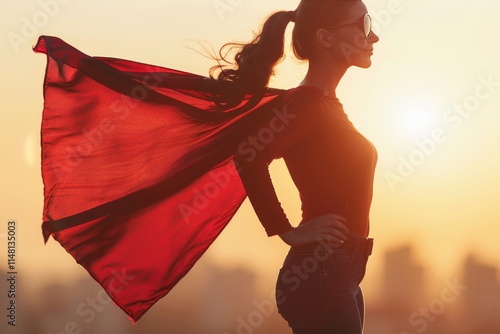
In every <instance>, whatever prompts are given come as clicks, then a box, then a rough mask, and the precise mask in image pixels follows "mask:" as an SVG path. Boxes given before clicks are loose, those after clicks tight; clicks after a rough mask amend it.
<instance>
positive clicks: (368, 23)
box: [325, 13, 372, 39]
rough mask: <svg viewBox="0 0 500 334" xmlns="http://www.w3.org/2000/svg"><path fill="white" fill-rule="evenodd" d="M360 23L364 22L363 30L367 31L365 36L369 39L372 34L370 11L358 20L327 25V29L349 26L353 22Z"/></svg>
mask: <svg viewBox="0 0 500 334" xmlns="http://www.w3.org/2000/svg"><path fill="white" fill-rule="evenodd" d="M359 23H362V24H363V25H362V30H363V31H364V33H365V37H366V38H367V39H368V38H370V36H371V34H372V18H371V17H370V15H368V13H366V14H365V15H364V16H363V17H362V18H360V19H359V20H356V21H354V22H351V23H343V24H339V25H336V26H331V27H326V28H325V29H334V28H338V27H343V26H348V25H351V24H359Z"/></svg>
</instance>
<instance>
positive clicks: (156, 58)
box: [0, 0, 500, 297]
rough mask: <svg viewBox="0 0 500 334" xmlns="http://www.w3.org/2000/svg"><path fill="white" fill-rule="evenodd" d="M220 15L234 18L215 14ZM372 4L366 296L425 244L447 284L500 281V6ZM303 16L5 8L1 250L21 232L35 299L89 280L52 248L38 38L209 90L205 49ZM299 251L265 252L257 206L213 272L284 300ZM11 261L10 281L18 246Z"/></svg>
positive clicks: (364, 74) (291, 196) (1, 23)
mask: <svg viewBox="0 0 500 334" xmlns="http://www.w3.org/2000/svg"><path fill="white" fill-rule="evenodd" d="M118 3H119V4H120V7H118V5H117V4H118ZM220 3H223V4H226V6H225V7H216V5H217V4H220ZM229 3H232V4H233V5H228V4H229ZM365 3H366V5H367V7H368V9H369V12H370V14H371V15H372V19H373V21H374V30H375V31H376V32H377V33H378V34H379V36H380V42H379V43H377V44H375V51H374V55H373V58H372V60H373V65H372V67H371V68H369V69H359V68H351V69H350V70H349V71H348V72H347V74H346V76H345V77H344V79H343V80H342V81H341V84H340V86H339V88H338V92H337V95H338V97H339V99H340V101H341V102H342V103H343V105H344V108H345V110H346V113H347V114H348V115H349V118H350V119H351V121H352V122H353V124H354V125H355V126H356V128H357V129H358V130H359V131H360V132H361V133H363V134H364V135H365V136H366V137H367V138H368V139H370V140H371V141H372V142H373V143H374V144H375V146H376V147H377V150H378V155H379V160H378V165H377V170H376V175H375V185H374V199H373V204H372V211H371V232H370V234H371V237H373V238H375V249H374V253H373V255H372V257H371V258H370V261H369V268H368V272H367V275H366V278H365V282H364V283H363V284H364V286H365V287H366V294H367V295H371V296H374V297H375V296H376V295H377V292H376V291H375V284H376V283H378V281H379V279H380V271H381V268H382V266H383V253H384V252H385V251H386V250H390V249H394V248H397V247H399V246H401V245H403V244H407V243H410V244H412V245H414V247H415V257H416V259H417V261H418V262H421V263H422V264H423V265H424V266H426V267H427V268H428V269H429V272H430V273H431V274H430V275H431V279H433V280H434V282H435V284H440V282H442V281H443V280H444V279H446V278H450V279H451V278H454V277H456V276H457V275H459V274H460V268H461V265H462V262H463V259H464V257H465V255H466V254H468V253H470V252H473V253H476V254H478V256H479V257H480V258H481V259H482V260H483V261H485V263H488V264H490V265H493V266H496V267H499V268H500V258H499V257H498V254H500V242H498V235H499V234H500V218H499V217H500V205H499V203H498V200H499V199H500V191H499V190H500V173H499V170H500V156H499V154H498V152H499V151H500V150H499V147H500V145H499V143H500V131H499V130H498V129H499V128H500V113H499V111H500V110H499V109H500V108H499V107H500V62H499V59H500V47H499V43H500V20H498V13H500V2H499V1H498V0H477V1H465V0H454V1H451V0H440V1H436V0H420V1H410V0H400V1H398V0H371V1H369V0H367V1H366V2H365ZM297 4H298V1H297V0H293V1H292V0H281V1H273V2H272V1H262V0H253V1H224V0H220V1H214V0H191V1H180V0H176V1H172V0H171V1H159V0H155V1H153V0H146V1H141V2H139V1H129V0H123V1H120V2H111V1H107V2H103V1H97V0H88V1H75V0H64V1H62V0H60V1H57V0H41V1H34V0H26V1H11V0H9V1H4V2H3V4H2V7H3V8H2V10H1V11H0V12H1V14H0V16H1V20H0V27H1V31H0V35H1V36H2V38H1V39H0V47H1V57H2V61H1V62H0V67H1V71H2V73H3V80H2V81H1V82H0V91H1V92H2V98H1V99H0V136H1V141H0V143H1V144H0V152H1V157H2V167H1V168H2V169H1V170H2V172H1V175H0V177H1V183H0V239H1V240H2V244H3V241H4V240H5V232H6V231H7V222H8V221H9V220H12V219H13V220H16V221H17V223H18V232H19V243H18V259H19V264H20V269H19V272H20V274H21V277H23V279H24V280H25V281H27V282H28V283H30V284H31V285H32V287H33V288H34V289H36V287H37V286H38V284H39V283H40V282H43V281H44V280H48V279H52V278H54V277H57V278H58V279H61V280H70V279H74V278H76V277H81V276H86V275H87V273H86V272H85V271H84V270H83V269H82V268H81V267H80V266H78V265H77V264H76V263H75V262H74V260H73V259H72V258H71V257H70V256H69V255H68V254H67V253H66V252H65V251H64V249H63V248H62V247H61V246H60V245H59V244H58V243H57V242H55V241H54V240H53V239H51V240H50V241H49V242H48V244H47V245H46V246H45V245H44V244H43V238H42V234H41V228H40V225H41V217H42V205H43V185H42V180H41V174H40V143H39V129H40V122H41V112H42V107H43V97H42V83H43V75H44V70H45V63H46V58H45V56H44V55H42V54H35V53H33V52H32V50H31V48H32V46H33V45H34V44H35V43H36V40H37V37H38V36H39V35H53V36H57V37H60V38H62V39H63V40H65V41H66V42H67V43H69V44H71V45H73V46H74V47H76V48H78V49H79V50H81V51H83V52H84V53H87V54H89V55H96V56H108V57H117V58H125V59H131V60H136V61H140V62H144V63H150V64H156V65H160V66H164V67H169V68H175V69H180V70H183V71H187V72H192V73H197V74H201V75H207V74H208V69H209V68H210V67H211V66H212V65H213V62H212V61H210V60H209V59H207V58H205V57H203V56H202V55H200V54H199V53H198V52H196V51H195V50H198V51H202V50H203V49H202V47H201V45H207V46H211V47H213V48H214V49H218V48H219V47H220V46H221V45H222V44H223V43H225V42H228V41H241V42H245V41H248V40H249V39H250V38H251V37H252V30H254V31H255V30H257V29H258V27H259V24H260V23H261V22H262V21H263V19H264V18H265V17H266V16H267V15H268V14H269V13H271V12H273V11H276V10H281V9H284V10H292V9H295V7H296V6H297ZM217 8H218V9H217ZM221 8H223V9H221ZM43 13H47V14H45V15H43ZM291 27H292V24H291V25H290V28H291ZM290 31H291V29H290V30H289V32H290ZM289 37H290V36H289V35H288V37H287V38H288V42H287V53H288V55H289V57H288V58H287V59H286V60H285V62H284V63H282V64H281V65H280V66H279V67H278V70H277V76H276V77H275V78H274V79H273V81H272V83H271V86H273V87H279V88H286V89H288V88H292V87H294V86H296V85H297V84H298V83H299V82H300V81H301V79H302V77H303V75H304V73H305V71H306V69H307V65H306V64H301V63H300V62H298V61H297V60H296V59H294V57H293V54H292V52H291V50H290V48H289V45H290V42H289ZM200 42H201V43H202V44H200ZM193 49H194V50H193ZM96 172H98V171H96ZM272 175H273V179H274V180H275V184H276V188H277V191H278V194H279V197H280V200H281V202H282V203H283V205H284V207H285V211H286V212H287V213H288V215H289V217H290V219H291V220H292V221H293V222H298V221H299V219H300V218H299V217H300V204H299V201H298V197H297V193H296V191H295V189H294V187H293V184H292V183H291V181H290V179H289V177H288V176H287V173H286V169H285V167H284V164H283V163H282V162H281V161H276V162H274V163H273V165H272ZM286 250H287V248H286V245H284V244H283V242H282V241H281V240H280V239H279V238H278V237H273V238H267V237H266V235H265V232H264V229H263V227H262V226H261V225H260V223H259V221H258V220H257V218H256V216H255V215H254V213H253V211H252V208H251V206H250V205H249V204H248V203H247V202H245V205H244V206H243V207H242V208H241V209H240V211H239V212H238V214H237V215H236V217H235V218H234V219H233V221H232V222H231V223H230V224H229V226H228V227H227V229H226V231H224V232H223V233H222V235H221V236H220V237H219V239H218V240H217V241H216V242H215V243H214V245H213V246H212V247H211V248H210V249H209V251H208V252H207V253H206V255H205V256H204V258H203V260H202V261H212V262H214V263H217V264H220V265H223V266H228V267H229V266H230V267H236V266H243V267H247V268H250V269H251V270H254V271H256V272H257V273H258V274H259V277H261V278H262V280H261V283H260V284H261V285H262V289H268V290H269V291H270V289H272V287H273V284H274V281H273V280H274V277H275V275H276V272H277V270H278V268H279V266H280V265H281V261H282V259H283V257H284V255H285V253H286ZM0 260H1V265H2V266H3V265H4V263H5V252H4V246H2V250H1V253H0Z"/></svg>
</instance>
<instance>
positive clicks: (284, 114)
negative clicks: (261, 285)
mask: <svg viewBox="0 0 500 334" xmlns="http://www.w3.org/2000/svg"><path fill="white" fill-rule="evenodd" d="M318 108H320V106H319V103H318V99H310V100H308V101H307V102H301V103H293V100H291V101H290V102H289V103H287V105H286V106H285V107H284V108H283V109H282V110H274V111H273V112H274V116H273V117H272V118H271V120H270V121H269V122H267V123H266V124H265V125H264V126H263V127H261V128H260V129H259V130H258V131H257V132H256V133H254V134H253V135H251V136H249V137H248V138H247V140H245V141H244V142H243V143H241V144H240V146H239V149H238V152H237V153H236V155H235V156H234V161H235V163H236V166H237V168H238V173H239V175H240V178H241V180H242V182H243V185H244V187H245V189H246V192H247V195H248V198H249V200H250V202H251V203H252V206H253V208H254V210H255V213H256V214H257V217H258V218H259V220H260V222H261V223H262V225H263V226H264V228H265V230H266V232H267V235H268V236H272V235H279V236H280V237H281V239H282V240H283V241H284V242H285V243H287V244H289V245H291V246H298V245H303V244H307V243H310V242H314V241H317V240H318V238H320V239H325V240H328V241H329V242H332V243H333V244H334V245H337V246H338V245H340V243H341V241H342V240H345V237H344V236H343V234H342V233H341V231H346V232H347V228H346V227H345V225H344V224H343V223H342V222H343V221H345V219H344V218H342V217H340V216H338V215H335V214H328V215H324V216H321V217H317V218H315V219H312V220H311V221H309V222H308V223H307V224H301V226H299V227H296V228H294V227H293V226H292V225H291V224H290V222H289V220H288V218H287V216H286V214H285V212H284V210H283V208H282V206H281V203H280V202H279V200H278V197H277V195H276V191H275V189H274V186H273V184H272V180H271V176H270V174H269V164H270V163H271V161H272V160H273V159H276V158H279V157H282V156H283V154H284V153H285V152H286V151H287V150H288V149H290V148H291V147H293V146H294V145H296V144H298V143H299V142H302V141H304V140H307V138H308V137H309V136H310V135H311V134H312V133H313V131H314V130H315V126H316V124H317V121H318V119H317V117H316V116H315V110H318Z"/></svg>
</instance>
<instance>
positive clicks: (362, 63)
mask: <svg viewBox="0 0 500 334" xmlns="http://www.w3.org/2000/svg"><path fill="white" fill-rule="evenodd" d="M352 65H353V66H356V67H360V68H369V67H370V66H372V60H371V59H370V58H361V59H356V61H355V62H353V64H352Z"/></svg>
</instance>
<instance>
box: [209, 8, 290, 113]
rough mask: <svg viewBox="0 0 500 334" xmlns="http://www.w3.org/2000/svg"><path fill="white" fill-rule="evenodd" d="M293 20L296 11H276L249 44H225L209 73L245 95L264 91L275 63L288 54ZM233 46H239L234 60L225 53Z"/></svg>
mask: <svg viewBox="0 0 500 334" xmlns="http://www.w3.org/2000/svg"><path fill="white" fill-rule="evenodd" d="M292 21H295V12H293V11H290V12H287V11H280V12H276V13H274V14H272V15H271V16H270V17H269V18H268V19H267V20H266V22H265V23H264V25H263V27H262V30H261V32H260V33H259V34H258V35H257V36H256V37H255V38H254V40H253V41H252V42H250V43H249V44H241V43H226V44H224V45H223V46H222V48H221V49H220V51H219V56H218V57H215V59H216V60H217V62H218V65H216V66H214V67H212V68H211V69H210V77H211V78H212V79H213V80H215V81H217V82H219V83H228V82H229V83H232V84H234V88H235V90H236V91H239V92H240V93H241V94H243V95H244V94H245V93H259V92H263V91H264V89H265V87H266V86H267V84H268V83H269V80H270V78H271V76H273V75H274V67H275V66H276V65H277V64H278V63H280V62H281V61H283V59H284V58H285V51H284V46H285V41H284V39H285V30H286V28H287V26H288V23H290V22H292ZM234 48H240V50H239V51H238V52H237V53H236V55H235V56H234V62H231V61H228V60H227V58H226V57H227V55H228V53H230V52H231V50H233V49H234ZM225 50H227V51H226V52H225ZM221 62H224V63H226V64H229V65H224V64H221ZM228 66H229V67H230V68H228ZM218 71H220V72H219V73H218V74H217V75H216V72H218ZM233 97H234V96H233ZM241 97H242V96H241ZM230 104H233V103H230Z"/></svg>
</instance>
